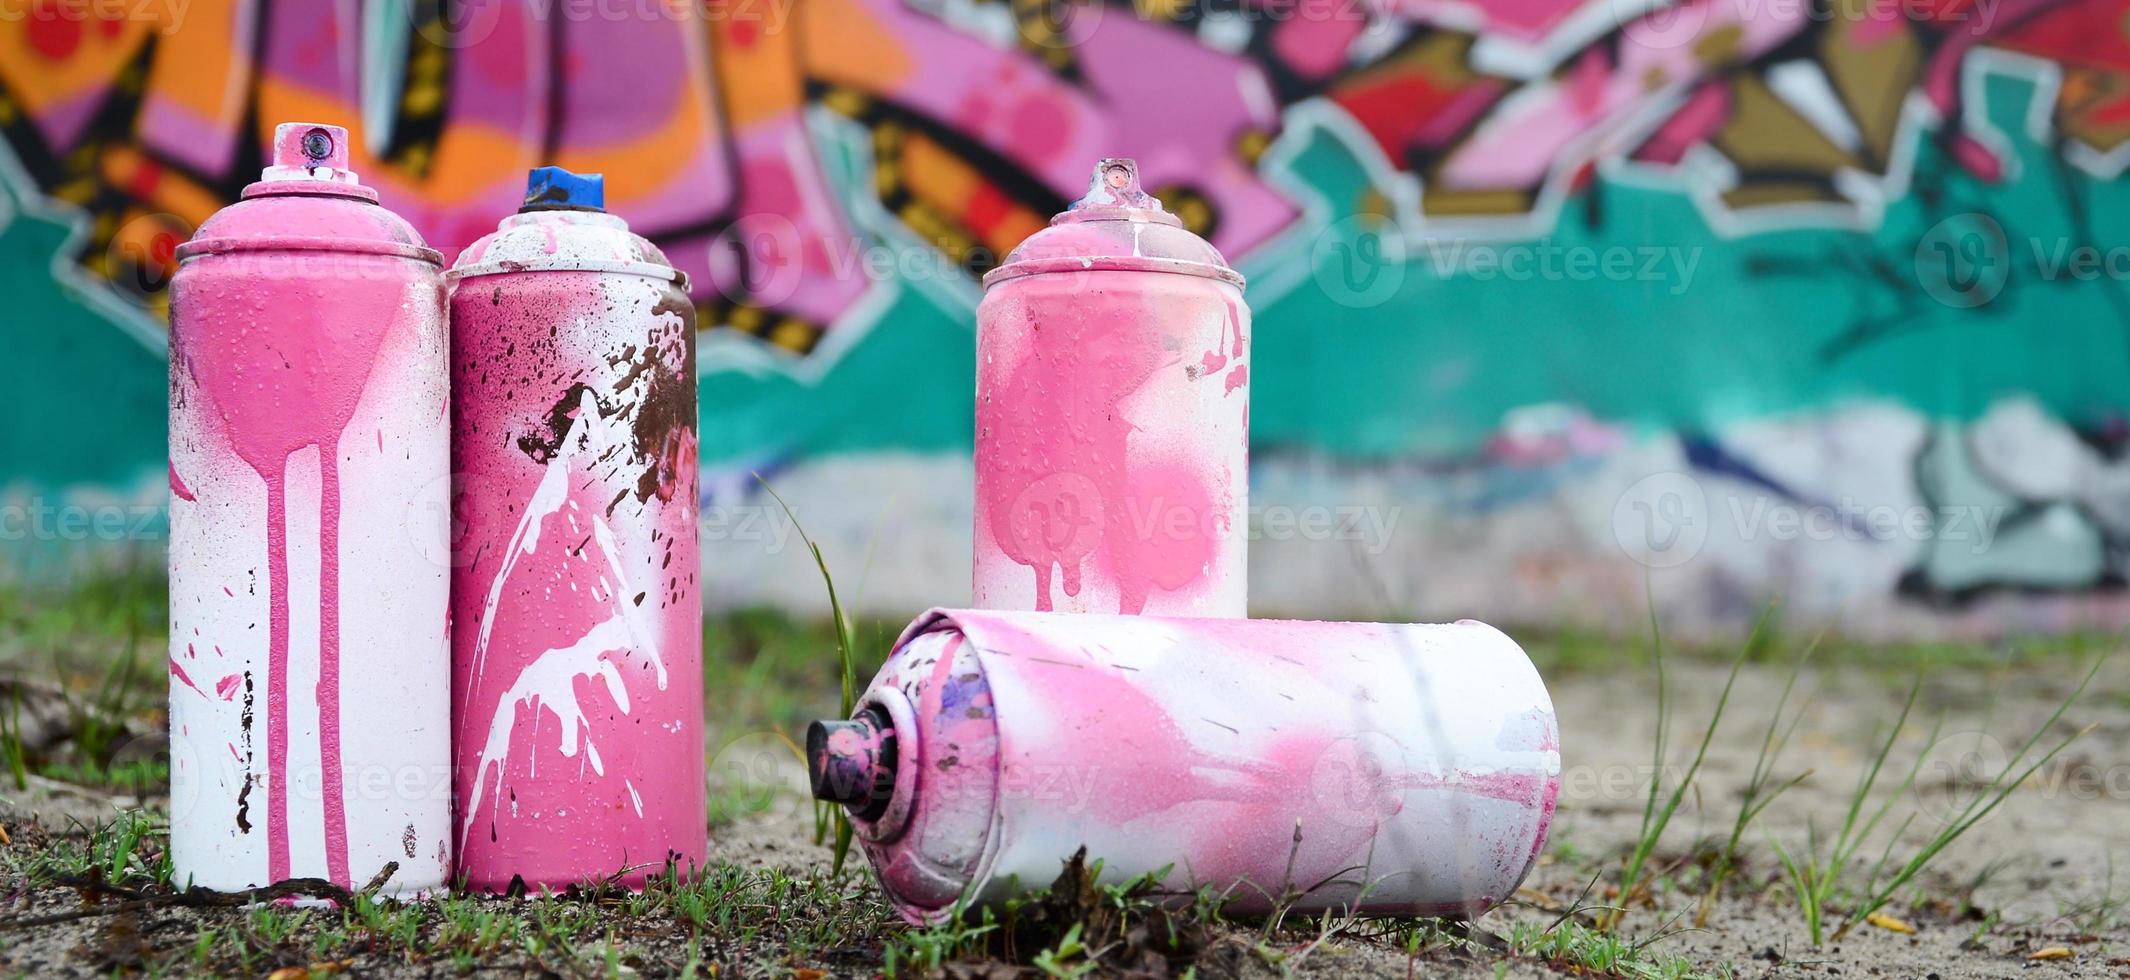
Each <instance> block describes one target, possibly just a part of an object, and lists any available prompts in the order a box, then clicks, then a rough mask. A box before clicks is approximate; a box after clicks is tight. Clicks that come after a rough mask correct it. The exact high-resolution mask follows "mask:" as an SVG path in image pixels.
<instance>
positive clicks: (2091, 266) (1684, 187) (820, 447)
mask: <svg viewBox="0 0 2130 980" xmlns="http://www.w3.org/2000/svg"><path fill="white" fill-rule="evenodd" d="M1986 92H1987V94H1988V99H1987V104H1988V105H1989V107H1990V111H1989V121H1990V122H1991V123H1992V124H1994V126H1995V127H1996V128H1997V129H1998V130H1999V131H2001V132H2002V133H2005V134H2007V135H2006V137H2005V139H2006V142H2007V144H2008V146H2009V147H2010V149H2011V151H2012V152H2011V154H2010V158H2011V159H2012V161H2013V163H2014V166H2013V167H2012V168H2011V169H2010V171H2009V175H2008V177H2007V179H2005V180H2004V181H2002V182H2000V183H1995V184H1992V183H1987V182H1984V181H1982V180H1979V179H1977V178H1975V177H1974V176H1972V175H1970V174H1969V173H1967V172H1966V171H1965V170H1963V169H1962V168H1960V167H1958V166H1956V165H1955V164H1954V162H1953V161H1952V160H1951V159H1949V158H1948V157H1947V156H1946V155H1945V154H1944V153H1943V152H1942V150H1941V149H1940V148H1939V147H1938V145H1937V144H1936V143H1935V142H1934V141H1932V140H1931V139H1930V138H1929V134H1928V133H1923V134H1921V135H1919V136H1917V137H1915V142H1916V146H1915V153H1916V162H1915V165H1914V168H1913V169H1914V173H1913V176H1912V177H1911V178H1910V179H1909V181H1908V186H1907V187H1905V188H1902V187H1897V186H1889V187H1888V195H1889V197H1890V200H1888V201H1887V203H1886V204H1885V206H1884V209H1883V215H1882V217H1881V218H1880V220H1878V221H1877V223H1876V224H1875V225H1873V226H1871V227H1869V228H1855V229H1851V228H1843V227H1839V224H1840V222H1839V221H1838V220H1836V219H1833V218H1831V217H1829V216H1830V214H1831V213H1832V212H1831V209H1829V208H1815V207H1814V206H1812V205H1800V206H1797V207H1795V208H1793V209H1787V210H1780V213H1776V214H1763V213H1756V214H1754V215H1753V216H1752V218H1751V222H1752V223H1750V224H1747V223H1744V222H1743V221H1741V222H1739V223H1737V224H1736V225H1735V226H1732V227H1721V226H1722V225H1723V216H1722V215H1720V214H1719V215H1715V216H1713V217H1712V215H1711V213H1710V209H1711V208H1720V207H1721V205H1720V204H1714V203H1707V202H1705V201H1703V200H1697V195H1696V193H1695V189H1694V188H1693V187H1691V186H1689V185H1688V184H1687V183H1686V182H1685V181H1683V180H1680V179H1677V178H1674V177H1669V176H1665V175H1653V174H1646V173H1631V172H1625V171H1620V170H1610V171H1605V172H1601V174H1600V175H1599V177H1598V178H1597V179H1596V180H1595V181H1593V182H1592V184H1591V185H1590V186H1589V187H1588V188H1587V189H1585V190H1584V191H1582V192H1581V193H1579V194H1577V195H1574V196H1571V197H1569V198H1567V199H1566V200H1564V201H1563V202H1562V203H1561V205H1560V207H1559V208H1558V209H1557V215H1555V216H1554V220H1553V223H1552V224H1551V226H1550V227H1547V228H1544V229H1533V230H1532V231H1529V232H1527V233H1525V234H1522V235H1519V236H1511V235H1505V234H1503V232H1502V231H1501V230H1500V229H1499V228H1487V227H1483V226H1475V225H1470V224H1457V223H1455V222H1448V221H1441V220H1439V219H1431V220H1430V221H1429V222H1423V223H1418V224H1417V226H1416V227H1415V226H1412V225H1410V224H1409V225H1408V226H1407V227H1405V228H1404V229H1403V232H1402V233H1401V232H1400V228H1399V225H1398V224H1397V223H1396V222H1395V220H1394V219H1393V218H1391V217H1385V216H1381V215H1378V214H1370V213H1367V212H1362V211H1357V210H1355V209H1353V208H1351V207H1348V208H1346V209H1344V210H1341V209H1340V208H1339V206H1338V204H1337V203H1336V202H1347V203H1348V204H1350V203H1352V202H1356V201H1361V200H1364V199H1367V198H1368V197H1369V189H1370V186H1371V179H1372V178H1371V175H1370V173H1369V172H1368V171H1367V169H1366V168H1365V167H1364V166H1363V165H1362V163H1361V162H1360V161H1359V160H1358V159H1357V158H1356V156H1355V155H1354V154H1353V153H1352V152H1350V150H1349V148H1348V147H1347V146H1346V145H1345V144H1343V143H1342V142H1341V141H1340V140H1338V139H1336V138H1334V137H1333V136H1331V135H1329V134H1328V133H1327V132H1326V131H1324V130H1314V131H1308V132H1297V133H1292V134H1290V135H1289V138H1290V139H1295V140H1298V141H1300V145H1299V147H1298V148H1297V149H1296V150H1295V151H1294V152H1293V154H1292V157H1291V162H1290V164H1289V166H1290V168H1291V172H1292V174H1293V176H1294V178H1295V180H1296V181H1297V182H1298V185H1299V187H1298V193H1301V194H1303V195H1305V196H1307V197H1310V198H1313V199H1314V201H1315V202H1316V203H1317V205H1318V208H1319V214H1318V216H1317V217H1315V218H1314V219H1305V225H1304V226H1303V227H1300V228H1298V229H1296V230H1295V232H1293V233H1291V234H1289V235H1287V236H1285V237H1284V238H1283V239H1282V240H1281V241H1279V242H1275V243H1274V244H1272V245H1271V246H1268V247H1267V248H1266V249H1264V250H1263V252H1264V253H1265V254H1262V255H1259V256H1252V257H1248V258H1246V259H1244V260H1243V261H1242V262H1241V263H1240V264H1241V266H1242V269H1243V271H1244V272H1245V273H1246V274H1248V275H1249V276H1250V277H1251V280H1252V285H1251V289H1250V300H1251V304H1252V310H1253V316H1254V319H1255V331H1254V335H1253V337H1252V344H1253V358H1254V361H1255V364H1254V366H1253V371H1252V376H1251V380H1252V383H1253V384H1252V388H1253V390H1252V416H1251V425H1252V438H1253V442H1254V443H1255V444H1256V445H1257V446H1259V447H1261V448H1264V449H1275V450H1276V449H1301V450H1308V451H1314V452H1323V453H1329V454H1332V455H1336V456H1342V457H1348V458H1355V459H1377V458H1410V457H1416V456H1418V457H1427V456H1437V455H1451V456H1455V455H1463V454H1467V453H1471V452H1473V451H1474V450H1475V449H1476V448H1478V447H1479V446H1481V445H1482V444H1483V443H1484V442H1485V440H1486V439H1487V438H1488V436H1489V435H1490V434H1491V433H1493V432H1495V431H1497V430H1498V428H1499V427H1500V425H1501V424H1502V420H1503V418H1504V416H1505V415H1507V414H1509V413H1511V412H1513V411H1515V410H1517V409H1519V408H1523V407H1527V406H1532V405H1540V404H1565V405H1571V406H1576V407H1579V408H1580V409H1581V410H1583V411H1585V412H1587V413H1588V414H1589V415H1590V416H1591V417H1593V418H1596V419H1600V420H1604V421H1607V422H1612V423H1616V424H1621V425H1624V426H1627V427H1630V428H1633V429H1636V430H1640V431H1645V432H1657V431H1667V430H1672V431H1681V430H1683V431H1689V432H1709V431H1720V430H1721V429H1723V428H1725V427H1727V426H1730V425H1734V424H1737V423H1740V422H1745V421H1751V420H1754V419H1761V418H1768V417H1778V416H1787V415H1793V414H1796V413H1802V412H1810V411H1813V410H1817V409H1826V408H1832V407H1837V406H1841V405H1844V404H1848V403H1851V402H1855V401H1859V400H1873V399H1877V400H1887V401H1892V402H1895V403H1899V404H1902V405H1906V406H1908V407H1911V408H1913V409H1915V410H1916V411H1917V412H1919V413H1922V414H1924V415H1927V416H1930V417H1933V418H1937V419H1943V420H1947V421H1965V420H1971V419H1973V418H1974V417H1976V416H1977V415H1979V414H1980V413H1982V412H1984V411H1985V410H1987V409H1988V407H1989V406H1990V405H1992V404H1994V403H1995V402H1997V401H1999V400H2000V399H2002V398H2004V397H2006V396H2008V395H2013V394H2024V395H2027V396H2030V397H2032V398H2034V399H2036V400H2038V401H2039V402H2040V403H2041V404H2043V405H2044V406H2045V407H2047V408H2048V409H2049V410H2050V411H2051V412H2052V413H2054V414H2056V415H2057V416H2059V417H2061V418H2063V419H2065V420H2067V421H2070V422H2072V423H2074V424H2078V425H2100V424H2106V423H2110V422H2111V421H2113V420H2116V419H2119V418H2121V417H2123V416H2124V415H2125V413H2126V412H2130V239H2125V238H2124V237H2122V236H2121V234H2120V232H2119V229H2120V228H2122V227H2124V224H2123V219H2124V217H2125V216H2130V184H2126V183H2125V182H2123V181H2119V180H2117V181H2111V180H2099V179H2096V178H2093V177H2091V176H2089V175H2087V174H2085V173H2084V172H2083V171H2080V170H2077V169H2075V168H2072V167H2069V166H2067V165H2065V164H2064V163H2063V162H2062V161H2061V160H2060V158H2059V157H2058V155H2057V154H2056V152H2055V151H2054V149H2053V148H2051V147H2049V146H2047V145H2044V144H2041V143H2038V142H2036V141H2035V140H2033V139H2031V138H2030V137H2029V134H2028V133H2027V132H2026V130H2025V129H2024V119H2025V116H2026V111H2027V109H2026V107H2027V106H2028V105H2029V103H2030V102H2031V100H2032V99H2033V98H2034V95H2035V91H2034V87H2033V84H2032V83H2030V82H2026V81H2021V80H2015V79H2008V78H2004V77H2001V76H1993V77H1992V78H1991V80H1990V81H1989V83H1988V85H1987V86H1986ZM840 176H841V178H842V179H843V180H845V181H850V180H856V179H860V178H862V176H863V174H862V171H853V172H850V173H845V174H842V175H840ZM1895 193H1898V196H1892V195H1894V194H1895ZM1815 223H1816V224H1815ZM1475 227H1476V228H1477V229H1478V230H1466V229H1471V228H1475ZM2081 257H2083V260H2084V261H2085V262H2086V263H2087V264H2086V265H2083V266H2082V265H2080V264H2079V262H2080V261H2081ZM2111 262H2112V264H2113V268H2114V271H2113V272H2112V273H2111V272H2110V269H2109V264H2110V263H2111ZM2095 263H2098V264H2097V265H2096V264H2095ZM1963 285H1965V286H1966V287H1967V288H1965V289H1962V288H1961V287H1962V286H1963ZM886 288H889V289H892V290H894V291H895V298H894V300H893V302H892V304H891V305H890V306H889V308H888V309H887V311H886V312H884V313H883V314H882V315H881V316H880V317H879V319H878V322H876V323H872V324H870V325H869V326H866V327H862V328H859V329H862V330H863V331H864V332H863V334H862V336H860V337H858V338H857V339H856V340H855V341H854V342H852V343H851V346H850V347H849V349H848V351H847V352H846V353H844V354H843V355H841V357H840V359H838V360H836V361H835V362H834V364H833V366H832V367H830V368H829V369H828V370H826V371H825V372H823V373H821V374H820V376H819V377H818V379H817V380H814V381H811V382H805V381H800V380H798V379H796V378H794V377H792V376H789V375H785V374H781V373H777V372H763V371H759V370H752V369H750V370H746V371H741V370H732V369H728V368H722V367H720V366H719V365H718V364H717V363H716V362H715V361H714V360H712V359H706V360H705V371H706V373H705V376H704V379H703V401H702V405H703V439H704V452H703V456H704V458H705V459H706V460H722V461H726V462H729V463H739V462H748V461H756V460H762V459H791V458H804V457H811V456H822V455H835V454H840V453H850V452H879V451H889V452H905V451H907V452H934V451H940V450H945V449H961V450H966V449H967V448H968V446H969V445H970V428H969V424H970V423H969V404H970V399H971V398H972V397H973V368H972V361H971V350H972V347H973V343H974V335H973V330H972V327H971V324H972V322H973V319H974V310H973V307H972V306H970V305H967V304H966V303H958V302H955V301H953V300H952V299H942V298H940V296H938V295H937V293H936V291H932V292H927V291H923V290H920V289H917V288H913V287H911V286H907V285H897V284H892V283H890V284H886Z"/></svg>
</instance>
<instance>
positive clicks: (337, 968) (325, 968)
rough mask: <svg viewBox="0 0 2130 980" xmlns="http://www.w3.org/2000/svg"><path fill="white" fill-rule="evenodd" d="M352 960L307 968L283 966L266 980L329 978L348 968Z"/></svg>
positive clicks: (328, 962)
mask: <svg viewBox="0 0 2130 980" xmlns="http://www.w3.org/2000/svg"><path fill="white" fill-rule="evenodd" d="M353 962H355V961H354V960H328V961H324V962H319V963H313V964H311V965H309V966H284V967H282V968H281V969H278V970H275V971H274V972H272V973H269V974H267V975H266V980H317V978H319V977H330V976H332V975H334V974H336V973H339V972H341V971H343V970H346V969H347V968H348V965H349V964H351V963H353Z"/></svg>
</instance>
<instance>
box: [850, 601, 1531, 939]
mask: <svg viewBox="0 0 2130 980" xmlns="http://www.w3.org/2000/svg"><path fill="white" fill-rule="evenodd" d="M873 729H878V730H879V731H878V734H868V732H869V731H870V730H873ZM1558 732H1559V730H1558V727H1557V726H1556V723H1555V720H1554V715H1553V704H1552V700H1551V699H1550V698H1549V697H1548V695H1547V693H1546V689H1545V685H1544V684H1543V682H1542V681H1541V680H1540V679H1539V676H1538V672H1537V671H1536V670H1535V669H1533V667H1532V666H1531V662H1530V660H1529V658H1527V657H1526V656H1525V655H1524V653H1523V650H1522V649H1521V648H1520V647H1518V646H1517V645H1516V643H1515V641H1513V640H1511V639H1509V638H1508V637H1507V636H1505V635H1503V634H1502V633H1501V632H1500V631H1498V630H1495V629H1494V628H1493V627H1490V626H1487V625H1485V624H1483V623H1477V622H1472V621H1469V620H1467V621H1464V622H1459V623H1454V624H1448V625H1383V624H1374V623H1318V622H1295V621H1280V620H1228V619H1208V618H1166V617H1152V616H1115V615H1066V614H1058V613H1030V612H981V611H957V610H934V611H932V612H930V613H927V614H926V615H925V616H923V617H920V618H919V619H918V620H917V621H916V622H915V623H914V624H912V625H911V626H910V628H909V629H908V630H906V631H905V632H904V633H903V634H902V637H901V639H899V640H898V641H897V643H896V648H895V653H894V654H893V655H891V656H890V657H889V659H888V662H887V663H886V665H884V666H883V667H882V668H881V669H880V673H879V674H878V675H877V676H876V677H875V678H874V679H873V682H872V684H871V686H870V687H868V688H867V690H866V692H865V694H864V695H863V697H862V698H861V699H860V702H859V705H858V710H857V713H856V715H855V718H854V722H849V723H828V722H823V723H817V724H816V725H815V727H814V729H813V730H812V731H810V732H809V733H808V742H809V766H810V768H811V769H812V773H813V777H814V785H815V792H816V795H817V796H819V797H821V798H823V799H831V800H835V801H837V802H840V803H843V804H844V805H845V807H846V809H847V810H848V811H849V812H850V813H851V815H852V818H853V824H854V827H855V829H856V832H857V837H858V840H859V842H860V843H861V845H862V846H863V847H864V849H865V852H866V855H867V857H868V858H870V859H871V861H872V864H873V868H874V871H875V873H876V875H877V876H878V878H879V880H880V883H881V886H882V888H883V890H884V891H885V892H886V893H887V895H888V897H889V899H890V900H891V901H892V902H893V903H894V904H895V906H896V908H897V909H899V910H900V911H901V912H902V914H903V915H904V917H906V918H908V919H909V920H910V921H913V922H934V921H938V920H940V919H941V918H943V917H945V916H947V915H949V914H950V912H951V909H952V907H953V906H954V905H955V903H956V902H957V901H960V900H963V899H965V898H966V899H968V900H970V901H972V902H974V903H979V904H981V903H986V902H996V901H1000V900H1003V899H1005V898H1008V897H1011V896H1012V895H1014V894H1017V893H1018V891H1019V890H1020V889H1021V888H1023V887H1037V886H1041V885H1044V884H1047V883H1048V882H1050V881H1051V880H1052V879H1053V878H1054V877H1055V876H1056V875H1057V872H1058V869H1059V865H1060V862H1062V861H1063V860H1065V859H1067V858H1069V857H1070V856H1071V855H1072V854H1073V852H1074V851H1076V850H1078V849H1080V848H1082V847H1085V848H1086V849H1087V852H1088V856H1089V857H1090V858H1100V859H1101V860H1102V861H1103V864H1102V878H1103V880H1105V881H1122V880H1126V879H1130V878H1132V877H1135V876H1137V875H1140V874H1144V873H1149V872H1157V871H1159V870H1160V869H1162V868H1164V867H1167V868H1170V871H1169V872H1168V876H1167V878H1166V879H1165V884H1167V885H1169V886H1172V887H1174V888H1177V889H1183V890H1189V889H1193V888H1196V887H1198V886H1212V887H1214V888H1217V889H1223V890H1228V891H1229V894H1231V895H1233V896H1235V899H1236V904H1235V905H1234V906H1232V907H1233V908H1234V909H1236V910H1237V911H1240V912H1253V911H1264V910H1266V909H1267V908H1269V906H1270V904H1271V901H1272V899H1273V898H1274V897H1276V896H1278V895H1280V894H1281V893H1283V892H1285V891H1287V890H1289V889H1290V888H1291V889H1292V890H1296V891H1306V892H1307V894H1306V895H1304V896H1303V897H1302V898H1301V899H1300V900H1299V901H1298V902H1297V903H1296V904H1295V906H1294V907H1295V908H1296V909H1297V910H1301V911H1313V910H1320V909H1352V910H1355V911H1359V912H1363V913H1366V914H1378V915H1459V916H1476V915H1479V914H1481V913H1483V912H1484V911H1486V910H1487V909H1489V908H1491V907H1493V906H1494V905H1496V904H1499V903H1500V902H1501V901H1502V900H1504V899H1506V898H1507V897H1509V895H1511V894H1512V893H1513V892H1514V891H1515V890H1516V887H1517V885H1518V884H1519V883H1520V882H1521V881H1522V880H1523V878H1524V876H1525V875H1526V874H1528V873H1529V872H1530V869H1531V866H1532V864H1533V863H1534V862H1535V861H1536V860H1537V856H1538V852H1539V848H1540V847H1541V846H1542V845H1543V844H1544V841H1545V835H1546V830H1547V827H1548V826H1549V824H1550V823H1551V821H1552V817H1553V807H1554V801H1555V799H1556V798H1557V796H1558V793H1559V786H1560V740H1559V733H1558ZM839 736H841V737H840V738H839ZM1297 830H1298V831H1299V834H1300V843H1298V844H1297V843H1296V840H1295V839H1296V834H1297Z"/></svg>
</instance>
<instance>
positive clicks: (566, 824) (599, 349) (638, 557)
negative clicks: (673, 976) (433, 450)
mask: <svg viewBox="0 0 2130 980" xmlns="http://www.w3.org/2000/svg"><path fill="white" fill-rule="evenodd" d="M450 275H451V279H452V295H451V338H452V368H451V372H452V373H451V377H452V386H453V387H452V429H453V439H452V445H453V462H454V471H455V473H456V478H457V485H456V487H455V488H454V514H455V516H456V520H455V527H456V530H457V532H458V534H459V538H458V540H456V541H455V542H454V543H453V547H452V550H453V554H454V556H455V559H456V561H455V568H454V572H453V592H452V621H453V624H454V628H453V634H452V640H453V661H452V662H453V713H454V719H453V726H454V729H453V730H454V733H455V745H456V748H455V761H456V790H455V795H456V798H457V801H458V816H459V827H458V835H459V837H458V845H459V849H460V860H459V868H460V871H461V873H462V874H463V875H464V876H465V877H466V879H467V881H468V882H469V884H470V885H471V886H472V887H474V888H479V889H489V890H495V889H503V888H507V887H509V886H510V885H511V883H512V882H513V881H514V880H518V881H522V882H523V883H524V884H525V885H526V886H528V887H532V888H536V889H537V888H539V887H542V886H545V887H550V888H557V889H559V888H563V887H567V886H569V885H572V884H578V883H582V882H585V881H588V880H595V879H597V880H606V879H612V878H615V877H616V876H618V877H619V879H620V880H621V881H622V882H623V883H624V884H627V885H629V886H632V887H635V886H640V885H641V884H642V882H643V880H644V877H645V876H646V874H649V873H656V872H659V871H661V870H663V868H664V866H665V864H666V862H667V861H668V860H669V859H670V860H672V861H675V862H677V863H678V865H679V866H680V867H681V868H683V869H686V868H689V867H693V866H697V865H700V864H701V863H702V862H703V860H704V855H705V852H706V850H707V847H708V839H707V822H706V815H705V799H704V782H703V729H702V722H703V685H702V611H701V610H702V606H701V599H700V597H699V595H698V593H697V582H696V577H697V574H698V553H697V536H696V523H695V513H696V501H697V496H696V494H697V483H698V480H697V468H696V397H695V354H694V352H695V317H694V306H693V304H692V303H690V301H689V300H688V298H687V295H686V292H685V287H684V284H683V283H682V281H681V280H680V278H679V274H678V273H675V272H674V271H673V270H672V268H671V267H670V265H669V264H668V263H666V261H665V258H664V256H663V255H660V254H658V252H657V250H656V249H655V248H654V247H652V246H651V245H650V243H649V242H646V241H644V240H643V239H642V238H639V237H637V236H635V235H632V234H630V233H629V232H628V230H627V226H626V225H625V224H624V223H623V222H622V221H621V219H620V218H618V217H615V216H612V215H608V214H605V213H603V212H599V211H593V210H580V209H555V210H528V211H525V212H521V213H520V214H517V215H514V216H512V217H510V218H508V219H506V220H505V221H504V222H503V224H502V227H501V228H500V229H499V230H498V231H497V232H496V233H495V234H493V235H491V236H489V237H487V238H484V239H482V240H481V241H479V242H476V243H475V244H474V245H473V246H472V247H470V248H468V249H467V251H466V253H465V254H464V255H463V256H461V258H460V261H459V264H458V265H457V266H456V267H455V268H454V269H453V270H452V272H451V274H450Z"/></svg>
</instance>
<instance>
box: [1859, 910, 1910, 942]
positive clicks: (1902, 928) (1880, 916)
mask: <svg viewBox="0 0 2130 980" xmlns="http://www.w3.org/2000/svg"><path fill="white" fill-rule="evenodd" d="M1864 921H1865V922H1869V923H1871V924H1872V925H1875V926H1877V927H1879V928H1881V929H1884V930H1886V931H1887V932H1898V933H1900V934H1901V935H1903V936H1913V935H1915V934H1916V927H1914V926H1912V925H1909V924H1908V923H1906V922H1903V921H1901V920H1899V919H1896V918H1894V917H1893V916H1890V915H1887V914H1886V913H1884V912H1873V913H1871V914H1870V915H1867V916H1865V917H1864Z"/></svg>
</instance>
